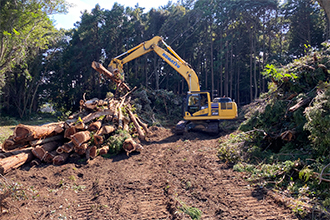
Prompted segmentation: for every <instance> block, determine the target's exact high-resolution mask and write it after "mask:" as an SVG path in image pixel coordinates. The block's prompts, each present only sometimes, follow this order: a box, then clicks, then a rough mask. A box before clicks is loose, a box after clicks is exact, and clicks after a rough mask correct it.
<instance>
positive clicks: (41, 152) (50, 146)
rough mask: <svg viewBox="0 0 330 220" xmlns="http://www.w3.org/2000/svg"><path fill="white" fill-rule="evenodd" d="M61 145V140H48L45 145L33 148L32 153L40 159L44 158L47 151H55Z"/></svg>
mask: <svg viewBox="0 0 330 220" xmlns="http://www.w3.org/2000/svg"><path fill="white" fill-rule="evenodd" d="M58 145H59V142H56V141H53V142H48V143H46V144H43V145H38V146H37V147H35V148H33V149H32V153H33V155H34V156H35V157H37V158H38V159H40V160H43V159H44V157H45V155H46V153H47V152H48V151H53V150H55V149H56V148H57V147H58Z"/></svg>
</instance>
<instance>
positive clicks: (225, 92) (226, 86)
mask: <svg viewBox="0 0 330 220" xmlns="http://www.w3.org/2000/svg"><path fill="white" fill-rule="evenodd" d="M225 48H226V61H225V85H224V95H225V96H228V84H229V83H228V82H229V79H228V72H229V69H228V65H229V60H228V58H229V55H228V53H229V51H228V41H226V45H225Z"/></svg>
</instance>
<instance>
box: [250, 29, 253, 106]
mask: <svg viewBox="0 0 330 220" xmlns="http://www.w3.org/2000/svg"><path fill="white" fill-rule="evenodd" d="M252 44H253V39H252V34H251V33H250V102H252V101H253V89H252V87H253V82H252V56H253V46H252Z"/></svg>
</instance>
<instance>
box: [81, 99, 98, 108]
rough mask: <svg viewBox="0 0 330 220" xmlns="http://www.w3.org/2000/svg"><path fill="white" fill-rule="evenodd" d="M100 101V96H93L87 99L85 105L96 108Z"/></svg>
mask: <svg viewBox="0 0 330 220" xmlns="http://www.w3.org/2000/svg"><path fill="white" fill-rule="evenodd" d="M98 102H99V99H98V98H93V99H91V100H87V101H86V102H85V103H84V104H83V106H84V107H85V108H88V109H95V108H96V107H97V104H98Z"/></svg>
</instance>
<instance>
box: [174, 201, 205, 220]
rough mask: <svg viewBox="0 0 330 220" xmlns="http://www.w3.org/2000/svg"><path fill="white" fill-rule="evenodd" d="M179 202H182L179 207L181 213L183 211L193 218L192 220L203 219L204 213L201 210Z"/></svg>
mask: <svg viewBox="0 0 330 220" xmlns="http://www.w3.org/2000/svg"><path fill="white" fill-rule="evenodd" d="M179 202H180V205H181V206H180V207H179V210H180V211H182V212H183V213H185V214H187V215H189V216H190V217H191V219H193V220H199V219H201V217H202V211H201V210H199V209H198V208H195V207H191V206H188V205H187V204H185V203H184V202H182V201H179Z"/></svg>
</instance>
